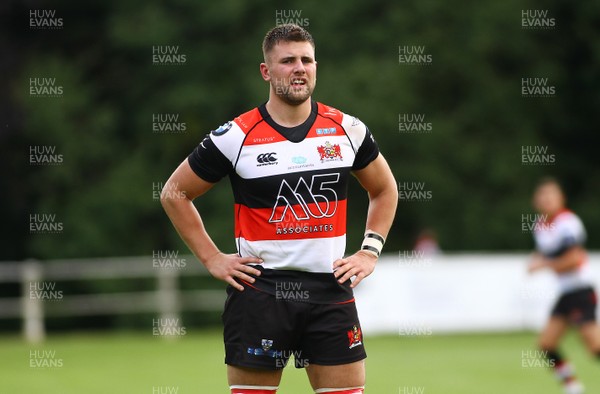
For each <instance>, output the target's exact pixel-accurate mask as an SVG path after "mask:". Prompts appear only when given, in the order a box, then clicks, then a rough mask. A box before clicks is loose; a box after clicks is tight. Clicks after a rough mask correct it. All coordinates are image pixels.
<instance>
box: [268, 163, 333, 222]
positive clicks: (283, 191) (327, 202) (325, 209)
mask: <svg viewBox="0 0 600 394" xmlns="http://www.w3.org/2000/svg"><path fill="white" fill-rule="evenodd" d="M339 180H340V174H339V173H334V174H323V175H313V176H312V178H311V179H310V186H309V184H308V183H307V182H306V180H305V179H304V177H300V179H298V183H297V184H296V186H295V187H294V188H293V189H292V187H291V186H290V184H289V183H288V182H287V181H286V180H285V179H284V180H283V181H281V186H280V187H279V192H278V193H277V198H276V200H275V206H274V207H273V212H272V213H271V217H270V218H269V222H270V223H278V222H281V221H283V219H284V218H285V217H286V214H287V213H288V211H289V212H291V213H292V214H293V215H294V217H295V219H296V220H308V219H310V218H311V217H312V218H316V219H320V218H330V217H332V216H333V215H335V212H336V210H337V206H338V196H337V193H336V192H335V190H334V189H333V188H332V187H330V186H333V185H335V184H336V183H338V181H339Z"/></svg>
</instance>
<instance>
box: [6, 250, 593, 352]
mask: <svg viewBox="0 0 600 394" xmlns="http://www.w3.org/2000/svg"><path fill="white" fill-rule="evenodd" d="M528 259H529V256H528V255H527V254H497V253H462V254H448V255H439V256H435V257H431V258H430V257H427V256H421V255H418V254H414V253H413V252H400V254H398V252H396V253H395V254H394V253H388V254H386V255H384V256H382V257H381V259H380V262H379V263H378V264H377V268H376V270H375V272H374V273H373V274H372V275H371V276H370V277H368V278H366V279H365V280H364V281H363V282H362V283H361V284H360V285H359V286H358V287H357V288H356V291H355V294H356V300H357V308H358V311H359V315H360V319H361V324H362V327H363V329H364V330H365V332H370V333H372V334H374V333H382V334H400V335H412V334H413V333H416V334H419V333H444V332H462V331H498V330H501V331H515V330H530V329H538V328H539V327H541V325H542V324H543V323H544V321H545V320H546V318H547V315H548V312H549V310H550V307H551V305H552V303H553V302H554V300H555V297H556V286H555V281H554V277H553V275H552V274H551V273H550V272H541V273H539V274H536V275H528V274H527V272H526V264H527V261H528ZM589 260H590V265H591V271H592V277H593V280H594V282H595V285H596V287H597V288H598V289H600V253H597V252H596V253H591V254H590V259H589ZM177 262H179V263H181V262H184V263H185V264H183V265H184V266H183V267H181V268H179V269H177V268H158V267H156V266H155V265H154V264H153V259H152V258H151V257H129V258H103V259H80V260H53V261H46V262H44V263H43V264H42V263H40V262H36V261H25V262H10V263H0V284H1V283H2V282H5V283H7V282H13V283H20V284H21V288H22V292H21V296H20V297H13V298H0V321H1V320H2V319H6V318H13V319H14V318H21V319H22V321H23V333H24V336H25V338H26V339H27V340H29V341H32V342H35V341H41V340H43V339H44V337H45V324H44V323H45V319H46V317H54V316H85V315H112V314H134V313H156V314H158V315H159V317H160V318H161V319H170V321H177V320H178V317H179V315H180V313H181V312H182V311H221V310H222V308H223V302H224V300H225V291H223V290H222V289H221V290H208V289H204V290H202V289H199V290H181V289H180V288H179V280H178V278H179V277H183V276H207V275H208V272H207V271H206V270H205V269H204V267H203V266H202V265H201V264H200V263H199V262H198V261H197V260H196V259H195V258H193V257H191V256H181V258H179V259H177ZM139 278H155V282H156V287H155V290H153V291H137V292H129V293H97V292H96V293H94V294H64V297H62V295H61V294H57V293H52V291H51V290H49V289H48V288H46V289H45V290H43V291H47V292H48V291H49V294H47V295H48V297H40V295H39V294H38V293H40V291H41V290H39V289H40V288H42V289H43V288H44V286H47V285H48V284H50V285H51V284H55V285H56V284H57V283H61V282H64V281H71V280H72V281H80V282H85V281H89V280H98V279H107V280H111V279H113V280H114V279H129V280H136V279H139ZM40 284H41V286H40ZM57 290H60V289H59V288H56V289H54V291H55V292H56V291H57ZM32 291H33V294H32ZM43 291H41V292H43ZM48 298H49V299H50V300H49V299H48ZM58 298H60V299H59V300H58ZM53 299H54V300H57V301H60V302H54V301H53ZM599 308H600V305H599ZM599 312H600V311H599Z"/></svg>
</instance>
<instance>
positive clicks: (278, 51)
mask: <svg viewBox="0 0 600 394" xmlns="http://www.w3.org/2000/svg"><path fill="white" fill-rule="evenodd" d="M262 50H263V55H264V62H263V63H261V64H260V74H261V76H262V78H263V79H264V80H265V81H266V82H268V83H269V98H268V101H267V102H266V103H264V104H262V105H260V106H259V107H257V108H254V109H252V110H251V111H248V112H246V113H244V114H242V115H240V116H238V117H236V118H235V119H234V120H233V121H230V122H227V123H225V124H224V125H222V126H221V127H219V128H217V129H215V130H213V131H212V132H210V133H209V134H208V135H207V136H206V137H205V138H204V140H202V142H201V143H200V144H199V145H198V146H197V147H196V149H195V150H194V151H193V152H192V153H191V154H190V155H189V157H188V158H187V159H185V160H184V161H183V162H182V163H181V165H180V166H179V167H178V168H177V169H176V170H175V172H174V173H173V174H172V175H171V177H170V178H169V180H168V181H167V185H168V186H169V187H168V188H167V187H165V189H168V190H178V191H180V192H181V194H182V195H185V198H179V199H178V198H173V196H174V195H178V193H163V196H162V198H161V201H162V204H163V206H164V208H165V211H166V213H167V215H168V216H169V218H170V219H171V221H172V223H173V225H174V226H175V228H176V229H177V231H178V232H179V234H180V236H181V237H182V239H183V240H184V241H185V242H186V244H187V245H188V247H189V248H190V249H191V251H192V252H193V253H194V255H195V256H196V257H197V258H198V259H199V260H200V261H201V262H202V263H203V264H204V265H205V266H206V268H207V269H208V271H209V272H210V273H211V274H212V275H213V276H214V277H215V278H218V279H221V280H223V281H225V282H227V283H228V284H229V286H228V288H227V300H226V302H225V310H224V312H223V316H222V317H223V324H224V342H225V363H226V364H227V377H228V382H229V387H230V390H231V393H233V394H272V393H275V392H276V391H277V389H278V385H279V382H280V380H281V376H282V369H283V367H284V366H285V365H286V363H287V361H288V360H289V358H290V357H291V356H292V355H293V356H294V359H295V364H296V367H297V368H303V367H304V368H305V370H306V373H307V375H308V379H309V381H310V384H311V386H312V387H313V389H314V390H315V392H316V393H336V394H355V393H356V394H358V393H363V392H364V385H365V365H364V359H365V358H366V353H365V349H364V344H363V337H362V330H361V327H360V322H359V320H358V316H357V311H356V306H355V303H354V296H353V290H352V289H353V288H354V287H356V286H357V285H358V284H359V283H360V282H361V281H362V280H363V279H364V278H365V277H367V276H368V275H369V274H371V273H372V272H373V270H374V268H375V263H376V262H377V259H378V257H379V255H380V253H381V250H382V247H383V244H384V242H385V238H386V236H387V234H388V231H389V229H390V226H391V224H392V221H393V218H394V215H395V211H396V205H397V201H398V193H397V188H396V182H395V180H394V177H393V175H392V172H391V171H390V168H389V166H388V164H387V163H386V161H385V159H384V158H383V156H382V155H381V154H380V153H379V149H378V147H377V144H376V143H375V140H374V138H373V136H372V135H371V133H370V131H369V129H368V128H367V127H366V126H365V124H364V123H363V122H361V121H360V120H359V119H357V118H356V117H353V116H350V115H348V114H345V113H343V112H341V111H339V110H337V109H335V108H333V107H330V106H327V105H324V104H322V103H318V102H316V101H313V100H312V99H311V96H312V93H313V90H314V88H315V84H316V76H317V74H316V72H317V62H316V60H315V44H314V41H313V38H312V36H311V35H310V34H309V33H308V32H307V31H306V30H305V29H304V28H302V27H300V26H298V25H294V24H286V25H281V26H278V27H275V28H273V29H272V30H270V31H269V32H268V33H267V34H266V36H265V38H264V41H263V44H262ZM340 79H341V80H340V83H347V81H345V80H344V79H343V76H341V77H340ZM351 174H352V175H353V176H354V177H356V178H357V179H358V181H359V183H360V184H361V185H362V187H363V188H364V189H365V190H366V191H367V193H368V197H369V209H368V212H367V220H366V226H365V237H364V240H363V243H362V245H361V246H360V247H358V246H359V245H356V246H357V247H356V248H354V249H355V250H357V251H356V252H355V253H353V254H352V255H350V256H348V257H344V253H345V246H346V206H347V184H348V182H349V181H350V175H351ZM225 176H228V177H229V180H230V182H231V186H232V189H233V195H234V200H235V206H234V209H235V242H236V246H237V253H235V254H225V253H223V252H221V251H220V250H219V249H218V248H217V246H216V245H215V244H214V243H213V241H212V240H211V238H210V236H209V234H208V233H207V230H206V229H205V228H204V226H203V224H202V219H201V217H200V215H199V213H198V211H197V210H196V209H195V207H194V205H193V204H192V200H194V199H195V198H196V197H199V196H201V195H203V194H204V193H206V192H207V191H208V190H209V189H210V188H211V187H212V186H213V185H214V184H215V183H216V182H218V181H219V180H220V179H222V178H223V177H225Z"/></svg>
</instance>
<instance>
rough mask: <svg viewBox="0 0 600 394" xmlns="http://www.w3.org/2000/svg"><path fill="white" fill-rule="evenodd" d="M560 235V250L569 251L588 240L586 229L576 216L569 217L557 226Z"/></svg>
mask: <svg viewBox="0 0 600 394" xmlns="http://www.w3.org/2000/svg"><path fill="white" fill-rule="evenodd" d="M557 227H558V228H557V230H558V232H559V234H560V249H561V250H567V249H569V248H572V247H573V246H579V245H583V244H584V243H585V239H586V233H585V228H584V227H583V223H581V220H580V219H579V217H577V216H576V215H574V214H570V215H568V216H567V217H566V218H565V219H563V220H560V221H559V222H558V224H557Z"/></svg>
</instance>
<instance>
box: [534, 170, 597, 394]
mask: <svg viewBox="0 0 600 394" xmlns="http://www.w3.org/2000/svg"><path fill="white" fill-rule="evenodd" d="M533 204H534V207H535V209H536V210H537V211H538V212H539V213H540V214H541V217H542V219H540V220H539V221H538V223H536V226H535V228H534V238H535V243H536V248H537V253H534V257H533V259H532V261H531V263H530V265H529V272H535V271H538V270H541V269H550V270H552V271H554V273H555V274H556V276H557V278H558V284H559V289H560V296H559V298H558V301H557V302H556V304H555V306H554V308H553V309H552V312H551V316H550V319H549V321H548V322H547V324H546V327H545V328H544V329H543V331H542V333H541V335H540V337H539V346H540V348H541V350H542V351H543V352H544V354H545V355H546V357H548V359H549V360H550V361H551V362H552V363H551V365H553V367H554V372H555V374H556V376H557V378H558V379H559V381H560V382H561V383H562V385H563V387H564V391H565V393H567V394H580V393H583V392H584V389H583V385H582V384H581V383H580V382H579V381H578V380H577V378H576V376H575V373H574V370H573V367H572V365H571V364H570V363H568V362H567V361H566V359H565V358H564V356H563V355H562V354H561V353H560V352H559V350H558V347H559V343H560V339H561V338H562V336H563V335H564V334H565V332H566V331H567V329H568V328H569V326H570V325H573V326H575V327H577V329H578V331H579V334H580V336H581V338H582V340H583V342H584V343H585V345H586V347H587V349H588V350H589V351H590V352H591V353H592V354H593V355H595V356H596V357H597V358H598V359H600V327H599V326H598V324H597V322H596V304H597V298H596V292H595V290H594V288H593V287H592V280H591V278H590V272H589V265H588V261H587V255H586V251H585V249H584V242H585V238H586V233H585V229H584V227H583V224H582V222H581V220H580V219H579V217H578V216H577V215H575V214H574V213H573V212H571V211H569V210H568V209H567V208H566V207H565V196H564V193H563V191H562V188H561V187H560V185H559V183H558V182H557V181H556V180H555V179H552V178H545V179H543V180H542V181H540V183H539V184H538V185H537V187H536V189H535V192H534V196H533Z"/></svg>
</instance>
